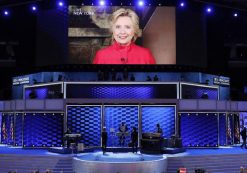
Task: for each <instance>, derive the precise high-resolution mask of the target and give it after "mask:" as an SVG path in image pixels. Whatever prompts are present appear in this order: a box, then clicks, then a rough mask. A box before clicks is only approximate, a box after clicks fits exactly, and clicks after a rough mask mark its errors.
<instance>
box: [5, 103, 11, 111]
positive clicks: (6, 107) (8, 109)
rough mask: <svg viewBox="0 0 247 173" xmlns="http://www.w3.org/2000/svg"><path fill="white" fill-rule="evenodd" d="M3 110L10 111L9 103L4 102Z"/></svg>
mask: <svg viewBox="0 0 247 173" xmlns="http://www.w3.org/2000/svg"><path fill="white" fill-rule="evenodd" d="M4 110H5V111H10V110H11V101H4Z"/></svg>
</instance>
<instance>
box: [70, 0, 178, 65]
mask: <svg viewBox="0 0 247 173" xmlns="http://www.w3.org/2000/svg"><path fill="white" fill-rule="evenodd" d="M126 9H130V10H131V11H132V12H133V13H134V14H133V13H132V12H130V11H128V10H126ZM121 10H122V11H121ZM124 10H125V11H124ZM123 11H124V12H123ZM126 11H128V14H126V13H127V12H126ZM68 13H69V18H68V20H69V25H68V41H69V44H68V46H69V57H68V58H69V63H70V64H176V13H175V7H168V6H161V7H154V6H145V8H144V7H143V8H141V7H137V6H128V7H127V6H126V7H125V6H121V7H120V6H75V5H70V6H69V10H68ZM135 15H137V16H138V18H139V23H138V22H137V20H136V18H135V17H133V16H135ZM130 16H131V17H130ZM137 26H139V29H138V28H137ZM137 31H138V32H137ZM135 38H136V39H135Z"/></svg>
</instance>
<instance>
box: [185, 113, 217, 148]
mask: <svg viewBox="0 0 247 173" xmlns="http://www.w3.org/2000/svg"><path fill="white" fill-rule="evenodd" d="M180 134H181V138H182V141H183V146H185V147H217V146H218V114H216V113H181V114H180Z"/></svg>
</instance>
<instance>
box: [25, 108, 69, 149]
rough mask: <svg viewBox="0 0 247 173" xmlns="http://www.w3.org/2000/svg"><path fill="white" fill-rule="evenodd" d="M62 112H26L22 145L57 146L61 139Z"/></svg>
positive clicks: (59, 144)
mask: <svg viewBox="0 0 247 173" xmlns="http://www.w3.org/2000/svg"><path fill="white" fill-rule="evenodd" d="M63 119H64V115H63V113H51V112H50V113H26V114H25V115H24V126H23V135H24V136H23V146H24V147H53V146H54V147H58V146H61V145H62V141H63Z"/></svg>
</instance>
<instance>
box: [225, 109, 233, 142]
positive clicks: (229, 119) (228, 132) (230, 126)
mask: <svg viewBox="0 0 247 173" xmlns="http://www.w3.org/2000/svg"><path fill="white" fill-rule="evenodd" d="M226 136H227V145H232V144H233V141H234V115H233V114H228V115H227V121H226Z"/></svg>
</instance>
